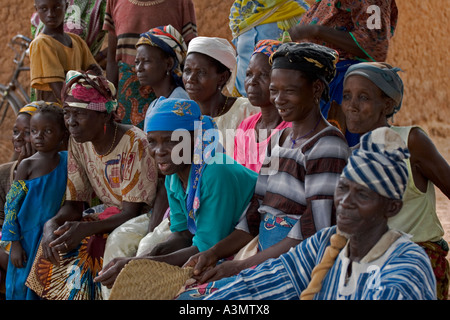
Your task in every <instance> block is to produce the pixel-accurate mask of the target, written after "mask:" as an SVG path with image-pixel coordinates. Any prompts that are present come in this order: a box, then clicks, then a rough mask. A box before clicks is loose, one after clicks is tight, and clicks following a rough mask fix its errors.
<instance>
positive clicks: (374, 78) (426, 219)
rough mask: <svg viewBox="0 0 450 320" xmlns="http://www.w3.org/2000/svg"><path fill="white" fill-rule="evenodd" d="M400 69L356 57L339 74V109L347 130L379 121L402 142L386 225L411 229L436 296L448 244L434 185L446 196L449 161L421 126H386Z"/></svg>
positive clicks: (396, 105) (396, 103)
mask: <svg viewBox="0 0 450 320" xmlns="http://www.w3.org/2000/svg"><path fill="white" fill-rule="evenodd" d="M399 71H400V69H398V68H393V67H392V66H390V65H389V64H387V63H379V62H371V63H358V64H356V65H354V66H351V67H350V68H349V69H348V71H347V73H346V74H345V78H344V91H343V100H342V111H343V113H344V114H345V119H346V126H347V130H349V131H350V132H353V133H358V134H361V135H362V134H364V133H366V132H370V131H372V130H374V129H376V128H380V127H391V128H392V129H393V130H394V131H396V132H398V133H399V134H400V136H401V137H402V139H403V141H404V142H405V143H406V144H407V146H408V148H409V151H410V153H411V157H410V158H409V159H406V160H405V162H406V163H407V165H408V171H409V179H408V185H407V188H406V192H405V195H404V197H403V208H402V210H401V211H400V212H399V213H398V214H397V215H396V216H395V217H393V218H391V219H389V226H391V227H393V228H397V229H399V230H402V231H404V232H406V233H408V234H411V235H412V241H414V242H416V243H418V244H419V245H421V246H422V247H423V248H424V249H425V251H426V252H427V253H428V255H429V256H430V259H431V261H432V265H433V269H434V273H435V276H436V280H437V293H438V298H439V299H447V297H448V290H449V279H450V267H449V263H448V260H447V255H448V250H449V249H448V244H447V242H446V241H445V240H444V238H443V235H444V229H443V227H442V225H441V223H440V221H439V217H438V215H437V212H436V195H435V186H437V187H438V188H439V189H440V190H441V191H442V192H443V193H444V194H445V195H446V196H447V198H450V180H449V179H448V177H449V175H450V166H449V164H448V163H447V161H446V160H445V158H444V157H442V155H441V154H440V153H439V151H438V150H437V148H436V146H435V145H434V143H433V141H431V139H430V138H429V137H428V135H427V134H426V133H425V131H424V130H423V129H422V128H421V127H419V126H417V125H412V126H393V125H392V126H391V124H390V121H389V119H390V118H393V117H394V114H396V113H397V112H399V111H400V108H401V106H402V100H403V81H402V79H401V78H400V76H399V75H398V72H399Z"/></svg>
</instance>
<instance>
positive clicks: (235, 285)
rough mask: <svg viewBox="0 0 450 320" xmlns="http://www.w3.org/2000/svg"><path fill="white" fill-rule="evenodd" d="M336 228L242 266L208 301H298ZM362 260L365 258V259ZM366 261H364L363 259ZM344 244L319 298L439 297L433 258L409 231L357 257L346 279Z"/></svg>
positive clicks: (316, 297) (347, 261) (346, 265)
mask: <svg viewBox="0 0 450 320" xmlns="http://www.w3.org/2000/svg"><path fill="white" fill-rule="evenodd" d="M335 233H336V227H335V226H333V227H330V228H326V229H322V230H320V231H319V232H317V233H316V234H315V235H314V236H312V237H310V238H308V239H306V240H305V241H303V242H302V243H301V244H299V245H298V246H296V247H295V248H292V249H291V250H290V251H289V252H288V253H286V254H283V255H282V256H281V257H280V258H278V259H270V260H267V261H266V262H264V263H263V264H261V265H259V266H258V267H256V268H255V269H247V270H244V271H242V272H241V273H240V274H239V275H238V277H237V278H236V280H235V281H234V282H232V283H230V284H229V285H227V286H225V287H223V288H221V289H220V290H218V291H216V292H214V293H213V294H211V295H210V296H209V297H208V298H207V299H208V300H236V299H255V300H297V299H299V298H300V293H301V292H302V291H303V290H304V289H305V288H306V287H307V285H308V283H309V282H310V280H311V272H312V270H313V268H314V266H315V265H316V264H318V263H319V262H320V261H321V259H322V256H323V254H324V252H325V248H326V247H327V246H329V245H330V237H331V236H332V235H333V234H335ZM363 260H364V259H363ZM363 260H362V261H363ZM349 261H350V260H349V259H348V257H346V248H344V249H343V250H342V251H341V252H340V254H339V255H338V257H337V259H336V261H335V263H334V265H333V266H332V267H331V269H330V270H329V271H328V273H327V275H326V276H325V278H324V280H323V283H322V289H321V291H319V292H318V293H317V294H316V295H315V296H314V299H316V300H435V299H436V280H435V277H434V274H433V270H432V268H431V264H430V259H429V258H428V256H427V255H426V253H425V252H424V250H423V249H422V248H420V247H419V246H418V245H417V244H415V243H413V242H412V241H410V240H409V237H408V236H407V235H402V236H400V238H398V239H397V240H396V241H395V242H394V243H393V244H392V245H390V246H389V247H388V249H387V250H386V251H385V252H384V254H382V255H380V256H378V257H377V258H375V260H372V261H368V262H362V261H361V262H353V263H352V273H351V276H350V277H349V278H347V276H346V275H347V267H348V264H349Z"/></svg>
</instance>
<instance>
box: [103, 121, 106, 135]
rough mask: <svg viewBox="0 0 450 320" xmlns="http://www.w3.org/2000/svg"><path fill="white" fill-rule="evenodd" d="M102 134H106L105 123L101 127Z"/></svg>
mask: <svg viewBox="0 0 450 320" xmlns="http://www.w3.org/2000/svg"><path fill="white" fill-rule="evenodd" d="M103 134H106V123H105V124H104V125H103Z"/></svg>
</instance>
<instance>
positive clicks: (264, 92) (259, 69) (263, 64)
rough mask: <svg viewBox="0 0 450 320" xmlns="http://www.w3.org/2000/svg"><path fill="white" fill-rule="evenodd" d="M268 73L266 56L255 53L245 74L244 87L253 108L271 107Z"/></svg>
mask: <svg viewBox="0 0 450 320" xmlns="http://www.w3.org/2000/svg"><path fill="white" fill-rule="evenodd" d="M270 71H271V66H270V64H269V57H268V56H266V55H265V54H263V53H256V54H254V55H253V56H252V57H251V59H250V62H249V64H248V67H247V71H246V74H245V80H244V87H245V92H246V93H247V97H248V100H249V101H250V103H251V104H252V105H254V106H258V107H265V106H267V105H268V106H273V105H272V103H271V102H270V91H269V85H270Z"/></svg>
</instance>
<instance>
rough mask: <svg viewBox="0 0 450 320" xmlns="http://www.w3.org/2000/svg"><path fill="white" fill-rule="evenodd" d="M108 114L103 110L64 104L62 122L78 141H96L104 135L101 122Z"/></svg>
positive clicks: (102, 122)
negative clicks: (98, 110)
mask: <svg viewBox="0 0 450 320" xmlns="http://www.w3.org/2000/svg"><path fill="white" fill-rule="evenodd" d="M106 117H108V115H107V114H106V113H103V112H97V111H93V110H88V109H83V108H76V107H69V106H64V122H65V124H66V127H67V129H68V130H69V132H70V134H71V136H72V137H73V138H74V139H75V141H77V142H79V143H83V142H87V141H92V142H94V141H96V140H99V138H101V137H103V136H104V133H103V130H104V129H103V124H104V123H105V122H106Z"/></svg>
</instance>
